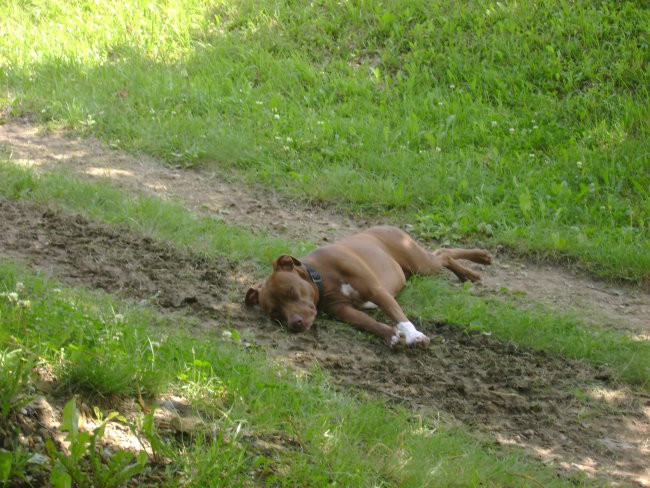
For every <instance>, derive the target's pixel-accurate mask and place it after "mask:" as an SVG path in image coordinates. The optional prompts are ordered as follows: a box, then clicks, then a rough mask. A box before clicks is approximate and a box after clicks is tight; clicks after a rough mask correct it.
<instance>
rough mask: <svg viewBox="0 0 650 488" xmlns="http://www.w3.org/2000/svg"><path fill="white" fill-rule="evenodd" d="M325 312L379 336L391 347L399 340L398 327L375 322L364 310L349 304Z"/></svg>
mask: <svg viewBox="0 0 650 488" xmlns="http://www.w3.org/2000/svg"><path fill="white" fill-rule="evenodd" d="M327 312H328V313H330V314H331V315H333V316H334V317H336V318H337V319H339V320H341V321H343V322H347V323H348V324H351V325H353V326H355V327H357V328H358V329H361V330H363V331H365V332H370V333H371V334H375V335H376V336H378V337H381V338H382V339H383V340H384V342H385V343H386V344H388V345H389V346H391V347H392V346H394V345H395V344H397V342H398V341H399V338H400V331H399V330H398V329H396V328H395V327H391V326H389V325H386V324H382V323H381V322H377V321H376V320H375V319H373V318H372V317H370V316H369V315H366V314H365V313H364V312H362V311H361V310H357V309H356V308H354V307H352V306H351V305H340V306H337V307H333V308H331V309H330V310H327Z"/></svg>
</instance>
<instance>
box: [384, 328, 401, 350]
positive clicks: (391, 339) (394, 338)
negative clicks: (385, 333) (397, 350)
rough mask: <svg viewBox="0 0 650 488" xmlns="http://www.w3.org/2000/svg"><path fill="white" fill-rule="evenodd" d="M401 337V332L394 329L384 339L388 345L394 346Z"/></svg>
mask: <svg viewBox="0 0 650 488" xmlns="http://www.w3.org/2000/svg"><path fill="white" fill-rule="evenodd" d="M401 337H402V333H401V332H400V331H399V330H395V333H394V334H393V335H392V336H390V337H389V338H388V340H387V341H386V342H387V343H388V345H389V346H390V347H395V346H396V345H397V343H398V342H399V340H400V338H401Z"/></svg>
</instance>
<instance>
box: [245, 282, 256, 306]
mask: <svg viewBox="0 0 650 488" xmlns="http://www.w3.org/2000/svg"><path fill="white" fill-rule="evenodd" d="M244 303H245V304H246V306H248V307H254V306H255V305H259V304H260V285H257V286H251V287H250V288H249V289H248V291H247V292H246V299H245V300H244Z"/></svg>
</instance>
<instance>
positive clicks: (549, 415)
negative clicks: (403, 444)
mask: <svg viewBox="0 0 650 488" xmlns="http://www.w3.org/2000/svg"><path fill="white" fill-rule="evenodd" d="M0 235H2V236H3V239H2V240H1V241H0V255H8V256H11V257H13V258H16V259H19V260H23V261H26V262H28V263H30V265H32V266H35V267H37V268H38V269H42V270H46V271H47V272H49V273H51V274H53V275H54V276H56V277H57V278H58V279H60V280H62V281H64V282H66V283H69V284H71V285H84V286H88V287H91V288H100V289H103V290H105V291H107V292H109V293H113V294H116V295H118V296H121V297H123V298H128V299H135V300H145V301H147V302H151V303H153V304H155V305H157V306H159V307H160V308H162V309H166V310H179V309H182V310H186V311H187V312H188V313H191V314H193V315H196V316H198V317H200V318H201V322H202V327H203V328H204V329H205V332H206V333H208V334H213V335H214V336H215V337H219V336H220V335H221V333H222V332H223V331H224V330H225V328H237V329H239V330H240V331H241V333H242V335H243V337H244V338H246V340H248V341H250V342H252V343H254V344H257V345H260V346H263V347H265V349H266V350H268V351H269V353H271V354H272V355H274V356H275V357H277V358H279V359H281V360H283V361H288V362H289V363H291V364H292V365H294V366H296V367H299V368H309V367H310V366H312V365H313V364H314V363H315V362H318V363H319V364H320V365H321V366H322V367H324V368H326V369H327V370H328V371H330V372H331V374H332V376H333V378H334V379H335V381H337V382H338V383H339V384H340V385H344V386H351V387H354V388H356V389H357V390H361V391H365V392H367V394H370V395H380V396H383V397H385V398H388V399H390V400H394V401H399V402H402V403H406V404H409V405H411V406H412V407H413V408H414V409H415V410H416V411H421V412H423V413H426V414H432V415H438V414H439V410H443V411H445V412H449V413H450V414H451V415H453V417H454V418H456V419H458V420H461V421H463V422H464V423H465V424H467V425H469V426H471V427H472V428H475V429H478V430H481V431H483V432H485V433H488V434H490V435H492V436H494V437H496V439H497V440H498V441H499V442H501V443H504V444H513V445H519V446H522V447H524V448H526V449H527V450H528V451H529V452H531V453H532V454H533V455H535V456H538V457H540V458H542V459H544V460H546V461H549V462H552V463H554V464H556V465H557V466H559V467H561V468H564V469H567V470H569V471H575V470H579V471H583V472H586V473H589V474H593V475H597V476H602V477H607V478H609V479H610V480H611V481H612V482H613V483H617V484H618V483H637V484H640V485H642V484H643V483H648V481H649V476H650V473H649V472H648V463H647V461H648V456H650V449H649V447H648V444H647V442H648V438H649V437H650V425H649V423H648V418H649V417H650V396H648V395H643V394H638V393H634V392H632V391H630V390H627V389H625V388H623V387H620V386H618V385H615V384H613V383H612V382H611V381H610V375H609V373H608V371H607V369H606V368H594V367H593V366H590V365H588V364H586V363H583V362H579V361H570V360H566V359H563V358H558V357H553V356H548V355H546V354H543V353H539V352H533V351H529V350H525V349H520V348H518V347H517V346H516V345H514V344H509V343H502V342H499V341H496V340H494V339H491V338H490V337H487V336H485V335H482V334H480V333H477V334H469V335H468V334H465V333H463V332H461V331H459V330H458V329H457V328H455V327H450V326H448V325H445V324H423V326H422V328H423V329H425V330H428V332H429V334H430V335H433V336H435V337H436V341H435V344H433V345H432V346H430V347H428V348H422V349H407V348H403V347H401V348H397V349H396V350H394V351H389V350H388V349H387V348H386V347H385V346H384V345H383V344H381V343H380V342H379V341H376V340H372V339H367V338H365V337H363V336H362V335H360V334H358V333H357V332H356V331H354V330H353V329H352V328H350V327H347V326H345V325H341V324H336V323H333V322H330V321H327V320H321V321H320V326H319V333H318V337H316V336H315V335H313V334H301V335H293V334H287V333H285V332H284V331H283V330H282V329H280V328H278V327H277V326H275V325H274V324H272V323H270V322H269V321H267V320H264V319H261V318H260V316H259V315H258V314H257V313H256V312H255V311H249V310H246V309H245V308H244V307H242V306H241V305H240V304H241V299H240V295H241V291H242V290H241V284H240V283H239V280H238V279H237V276H236V271H235V270H234V269H233V268H232V266H231V265H230V264H229V263H227V262H225V261H221V262H213V261H206V260H205V259H204V258H201V257H198V256H192V255H188V254H184V253H182V252H180V251H179V250H177V249H175V248H174V247H172V246H169V245H165V244H161V243H158V242H156V241H153V240H152V239H150V238H147V237H143V236H139V235H137V234H134V233H133V232H132V231H130V230H129V229H127V228H115V227H109V226H106V225H104V224H98V223H94V222H89V221H87V220H86V219H85V218H84V217H82V216H80V215H76V216H68V215H62V214H60V213H59V212H57V211H55V210H51V209H43V208H41V207H37V206H34V205H32V204H29V203H27V202H23V201H13V202H11V201H3V200H0ZM178 283H183V286H182V287H179V286H178ZM577 391H579V392H581V394H580V395H576V392H577ZM452 420H453V419H450V421H452Z"/></svg>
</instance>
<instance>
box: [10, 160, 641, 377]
mask: <svg viewBox="0 0 650 488" xmlns="http://www.w3.org/2000/svg"><path fill="white" fill-rule="evenodd" d="M0 196H5V197H10V198H16V197H23V198H28V199H30V200H34V201H36V202H40V203H46V202H47V203H48V204H49V205H56V206H60V207H62V208H64V209H67V210H69V211H72V212H82V213H84V214H85V215H87V216H89V217H92V218H95V219H98V220H102V221H105V222H110V223H122V224H126V225H129V226H131V227H132V228H134V229H136V230H138V231H144V232H146V233H147V234H149V235H151V236H153V237H154V238H157V239H164V240H169V241H171V242H173V243H174V244H176V245H178V246H180V247H187V248H191V249H192V250H194V251H198V252H201V253H204V254H205V255H206V256H208V257H226V258H227V259H228V260H230V261H232V262H240V263H241V262H242V261H243V260H246V261H247V263H246V265H247V266H249V265H250V263H252V264H253V268H254V269H255V270H258V271H259V275H260V276H261V275H262V274H263V273H266V272H268V265H269V262H270V260H271V259H272V258H274V257H275V256H276V255H278V254H281V253H284V252H291V253H293V254H295V255H298V256H299V255H302V254H303V253H304V252H306V250H308V249H310V248H312V247H313V244H310V243H288V242H282V241H281V240H277V239H276V240H274V239H271V238H265V236H263V235H253V234H251V233H250V232H248V231H246V230H242V229H239V228H237V227H234V226H230V225H227V224H224V223H222V222H219V221H215V220H213V219H211V218H209V217H205V216H197V215H195V214H193V213H192V212H190V211H188V210H186V209H185V208H183V207H182V206H181V205H178V204H175V203H171V202H164V201H160V200H157V199H156V198H154V197H151V196H146V195H141V194H140V195H138V194H130V195H126V194H124V193H122V192H120V191H118V190H115V189H113V188H111V187H110V186H107V185H105V184H94V183H89V182H85V181H82V180H80V179H76V178H71V177H70V176H69V175H66V174H61V173H56V172H52V173H43V174H41V175H36V174H35V173H34V172H33V171H32V170H29V169H25V168H20V167H17V166H14V165H11V164H9V163H4V164H3V163H2V162H1V161H0ZM242 264H243V263H242ZM254 279H255V278H251V281H253V280H254ZM400 301H401V302H402V303H403V304H404V305H405V307H406V310H407V311H408V313H409V315H412V316H419V317H421V318H422V319H423V320H425V321H427V320H429V321H431V320H442V321H446V322H452V323H456V324H458V325H459V326H461V327H466V328H468V329H476V328H480V329H483V330H486V331H490V332H492V333H493V334H494V335H495V337H497V338H500V339H503V340H512V341H514V342H516V343H518V344H521V345H522V346H525V347H531V348H534V349H538V350H544V351H549V352H551V353H553V354H557V355H565V356H568V357H574V358H580V359H585V360H587V361H590V362H592V363H593V364H595V365H597V366H601V365H608V366H609V367H610V368H611V369H612V371H613V372H614V374H615V376H616V377H617V378H618V379H620V380H623V381H626V382H628V383H630V384H632V385H637V386H638V387H640V388H643V389H647V388H650V383H648V378H650V343H648V342H645V341H636V340H632V339H630V338H629V337H627V336H626V335H625V334H624V333H622V332H618V331H611V330H603V329H600V328H596V327H591V326H587V325H586V324H585V323H583V322H582V321H581V320H580V318H578V317H576V315H575V314H572V313H571V312H567V313H562V312H559V311H557V310H552V309H549V308H548V307H545V306H542V305H535V304H533V306H531V307H528V308H525V309H524V308H522V307H521V306H518V305H516V304H515V303H514V301H511V300H507V299H506V300H501V299H497V298H494V297H489V296H476V295H474V294H472V293H471V292H470V289H469V288H468V289H460V290H458V289H455V288H454V289H451V288H450V287H449V285H448V284H445V283H444V282H442V281H441V280H436V279H434V278H422V279H417V278H416V279H414V280H412V281H411V282H410V284H409V286H408V287H407V288H406V290H405V291H404V292H403V293H402V295H401V296H400ZM118 377H123V375H118Z"/></svg>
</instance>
